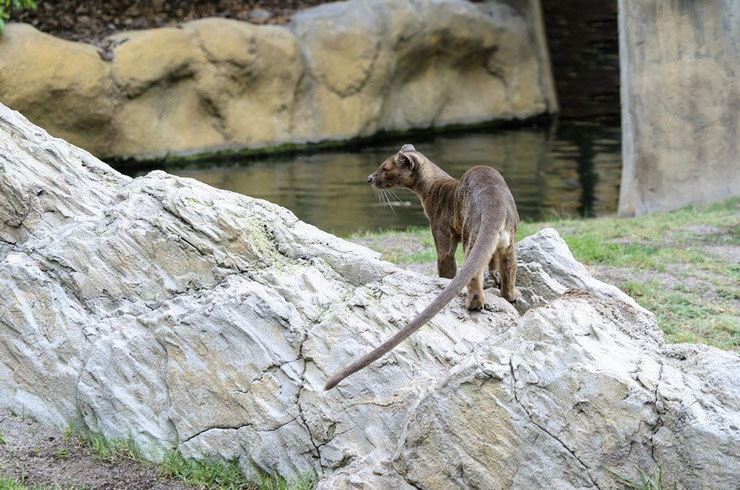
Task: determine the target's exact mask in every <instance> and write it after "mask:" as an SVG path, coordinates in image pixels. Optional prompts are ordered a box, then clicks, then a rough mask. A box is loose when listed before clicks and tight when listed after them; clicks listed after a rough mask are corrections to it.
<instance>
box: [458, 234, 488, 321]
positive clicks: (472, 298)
mask: <svg viewBox="0 0 740 490" xmlns="http://www.w3.org/2000/svg"><path fill="white" fill-rule="evenodd" d="M474 244H475V240H474V239H466V240H465V241H464V242H463V247H464V248H465V260H466V261H467V260H468V259H469V258H470V251H471V250H472V249H473V245H474ZM485 269H486V268H485V265H484V266H483V267H481V269H480V270H479V271H478V272H477V273H476V274H475V276H473V278H472V279H471V280H470V281H469V282H468V297H467V299H466V300H465V306H466V307H467V309H469V310H482V309H483V305H484V304H485V303H486V293H484V292H483V273H484V271H485Z"/></svg>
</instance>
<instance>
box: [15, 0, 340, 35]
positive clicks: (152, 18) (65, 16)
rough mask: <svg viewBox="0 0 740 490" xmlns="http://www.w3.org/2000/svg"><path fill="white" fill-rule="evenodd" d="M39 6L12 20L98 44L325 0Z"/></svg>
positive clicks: (278, 18)
mask: <svg viewBox="0 0 740 490" xmlns="http://www.w3.org/2000/svg"><path fill="white" fill-rule="evenodd" d="M38 3H39V6H38V10H37V11H35V12H34V11H31V10H23V11H16V12H14V13H13V15H12V17H11V20H12V21H15V22H26V23H28V24H31V25H33V26H35V27H36V28H37V29H39V30H41V31H43V32H46V33H48V34H52V35H54V36H57V37H61V38H63V39H68V40H70V41H82V42H87V43H92V44H96V45H102V44H103V43H102V41H103V39H104V38H106V37H107V36H109V35H111V34H113V33H116V32H119V31H128V30H134V29H149V28H153V27H165V26H175V25H177V24H179V23H181V22H187V21H189V20H195V19H201V18H204V17H226V18H229V19H238V20H243V21H249V22H252V23H255V24H286V23H288V22H289V21H290V17H291V15H293V13H294V12H295V11H296V10H299V9H304V8H308V7H312V6H314V5H319V4H322V3H327V0H198V1H190V0H170V1H165V0H92V1H90V0H88V1H82V2H77V1H74V0H41V1H39V2H38Z"/></svg>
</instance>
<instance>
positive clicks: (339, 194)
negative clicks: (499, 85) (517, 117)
mask: <svg viewBox="0 0 740 490" xmlns="http://www.w3.org/2000/svg"><path fill="white" fill-rule="evenodd" d="M403 143H412V144H414V146H415V147H416V149H417V150H419V151H421V152H422V153H424V154H425V155H426V156H427V157H429V158H430V159H431V160H432V161H434V162H435V163H437V164H438V165H439V166H440V167H442V168H443V169H444V170H445V171H446V172H447V173H449V174H450V175H452V176H453V177H455V178H459V177H460V176H461V175H462V174H463V173H464V172H465V170H467V169H468V168H470V167H472V166H474V165H490V166H492V167H494V168H496V169H497V170H498V171H499V172H501V174H502V175H503V176H504V178H505V179H506V181H507V183H508V184H509V187H510V188H511V192H512V194H513V195H514V199H515V201H516V203H517V207H518V210H519V215H520V217H521V218H522V219H526V220H538V219H543V218H548V217H553V216H562V217H577V216H598V215H604V214H609V213H613V212H614V211H615V210H616V205H617V196H618V189H619V178H620V173H621V155H620V130H619V125H618V121H616V122H614V121H612V122H607V123H603V122H588V121H586V122H584V121H559V122H555V123H553V124H552V125H546V126H537V127H535V126H533V127H524V128H521V127H520V128H515V129H501V128H496V129H487V130H476V131H471V132H455V133H453V134H437V135H433V136H430V137H426V138H423V139H422V138H420V137H418V136H417V137H409V140H408V141H399V140H398V139H394V140H393V141H387V142H379V143H374V144H372V145H366V146H363V147H359V148H357V147H354V148H352V149H349V150H344V151H336V150H331V151H321V152H317V153H312V154H298V155H291V156H285V157H278V158H269V159H263V160H255V159H249V160H244V161H234V160H213V161H205V162H200V163H199V164H197V165H189V166H184V167H183V166H180V167H178V166H171V167H166V168H165V170H166V171H168V172H170V173H172V174H176V175H180V176H185V177H192V178H195V179H197V180H200V181H202V182H205V183H207V184H210V185H212V186H214V187H218V188H221V189H228V190H231V191H234V192H239V193H242V194H246V195H249V196H253V197H257V198H261V199H266V200H268V201H272V202H274V203H277V204H280V205H281V206H284V207H287V208H288V209H290V210H291V211H293V212H294V213H295V214H296V215H297V216H298V217H299V218H300V219H302V220H304V221H306V222H308V223H311V224H313V225H315V226H317V227H319V228H321V229H323V230H325V231H328V232H331V233H334V234H337V235H341V236H345V235H348V234H350V233H353V232H356V231H361V230H387V229H403V228H406V227H408V226H427V225H428V222H427V220H426V218H425V216H424V212H423V210H422V207H421V204H420V203H419V200H418V199H417V198H416V196H415V195H414V194H412V193H411V192H409V191H404V190H397V191H396V194H397V196H398V198H399V199H398V200H395V199H394V200H393V202H392V204H393V206H392V207H389V206H388V204H387V203H386V202H385V201H384V200H381V199H380V198H379V196H378V194H377V192H376V191H375V190H374V189H373V188H371V187H370V186H369V185H368V183H367V176H368V175H369V174H370V173H372V172H373V171H374V170H375V169H376V168H377V167H378V166H379V165H380V163H382V162H383V160H384V159H386V158H387V157H388V156H389V155H391V154H393V153H395V152H397V151H398V149H399V148H400V147H401V145H402V144H403ZM139 173H141V172H139Z"/></svg>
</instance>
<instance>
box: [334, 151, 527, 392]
mask: <svg viewBox="0 0 740 490" xmlns="http://www.w3.org/2000/svg"><path fill="white" fill-rule="evenodd" d="M368 182H370V183H371V184H372V185H373V186H375V187H377V188H379V189H383V188H389V187H406V188H408V189H411V191H413V192H414V193H415V194H416V195H417V196H419V199H421V203H422V205H423V206H424V214H426V216H427V218H428V219H429V223H430V225H431V228H432V234H433V236H434V244H435V246H436V248H437V271H438V273H439V275H440V277H446V278H449V279H452V281H450V282H449V284H448V285H447V286H446V287H445V288H444V289H443V290H442V292H441V293H440V294H439V295H438V296H437V297H436V298H435V299H434V301H432V303H431V304H430V305H429V306H427V307H426V308H425V309H424V311H422V312H421V313H420V314H419V315H418V316H417V317H416V318H414V319H413V320H411V322H410V323H409V324H408V325H407V326H406V327H404V328H403V330H401V331H400V332H398V333H397V334H396V335H394V336H393V337H391V338H390V339H389V340H387V341H386V342H384V343H383V344H382V345H381V346H380V347H378V348H377V349H375V350H373V351H372V352H370V353H369V354H367V355H365V356H364V357H362V358H361V359H359V360H357V361H355V362H354V363H352V364H350V365H349V366H347V367H345V368H344V369H342V370H341V371H339V372H338V373H337V374H335V375H334V376H332V377H331V378H330V379H329V381H328V382H327V383H326V386H325V387H324V389H325V390H329V389H331V388H333V387H334V386H336V385H337V383H339V382H340V381H342V380H343V379H344V378H346V377H347V376H350V375H351V374H354V373H355V372H357V371H359V370H360V369H362V368H364V367H365V366H367V365H368V364H370V363H372V362H373V361H375V360H376V359H378V358H380V357H381V356H383V355H385V354H386V353H388V352H389V351H390V350H391V349H393V348H394V347H395V346H396V345H398V344H399V343H401V341H403V340H404V339H405V338H406V337H408V336H409V335H411V334H412V333H414V332H415V331H416V330H418V329H419V328H420V327H421V326H422V325H424V324H425V323H426V322H428V321H429V320H430V319H431V318H432V317H433V316H434V315H436V314H437V313H438V312H439V311H440V310H441V309H442V308H444V307H445V305H447V303H449V302H450V301H451V300H452V299H453V298H454V297H455V296H457V294H458V293H459V292H460V291H462V289H463V287H465V285H466V284H467V287H468V298H467V300H466V301H465V306H466V307H467V308H468V309H470V310H480V309H481V308H483V304H484V303H485V294H484V292H483V273H484V271H485V268H486V266H487V267H488V269H489V271H490V274H491V277H492V278H493V280H494V281H495V282H497V283H498V282H499V281H498V276H497V272H498V273H499V274H500V287H501V296H502V297H504V298H506V299H507V300H509V301H515V300H516V298H517V297H519V291H517V289H516V288H515V287H514V283H515V282H516V248H515V247H514V242H515V240H516V231H517V227H518V226H519V215H518V213H517V210H516V205H515V204H514V198H513V197H512V196H511V192H510V191H509V187H508V186H507V185H506V182H505V181H504V178H503V177H502V176H501V174H499V173H498V172H497V171H496V170H494V169H493V168H491V167H486V166H478V167H473V168H471V169H470V170H468V171H467V172H465V174H464V175H463V176H462V178H460V180H455V179H453V178H452V177H450V176H449V175H448V174H447V173H445V172H444V170H442V169H441V168H439V167H438V166H436V165H435V164H434V163H432V162H431V161H430V160H429V159H427V158H426V157H425V156H424V155H422V154H421V153H419V152H418V151H416V150H415V148H414V147H413V146H412V145H404V146H403V147H402V148H401V151H399V152H398V153H397V154H396V155H393V156H392V157H390V158H388V159H387V160H386V161H385V162H383V164H382V165H381V166H380V168H378V170H376V171H375V172H374V173H373V174H371V175H370V176H369V177H368ZM460 241H462V243H463V249H464V251H465V263H464V264H463V266H462V268H461V269H460V271H459V272H458V271H457V264H456V263H455V251H456V249H457V244H458V243H459V242H460Z"/></svg>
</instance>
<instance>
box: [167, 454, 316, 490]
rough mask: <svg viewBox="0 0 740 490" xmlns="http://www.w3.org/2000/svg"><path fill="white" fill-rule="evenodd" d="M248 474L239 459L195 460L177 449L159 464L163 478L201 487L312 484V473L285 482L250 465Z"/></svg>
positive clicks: (300, 487) (299, 487)
mask: <svg viewBox="0 0 740 490" xmlns="http://www.w3.org/2000/svg"><path fill="white" fill-rule="evenodd" d="M251 468H253V470H252V474H250V475H246V474H244V473H243V471H242V468H241V466H240V465H239V462H238V461H236V460H231V461H228V462H222V461H197V460H188V459H185V458H183V457H182V455H180V453H179V452H177V451H171V452H169V453H168V454H167V455H166V457H165V459H164V461H163V462H162V463H161V464H160V466H159V473H160V475H161V476H162V477H164V478H172V479H177V480H180V481H182V482H184V483H187V484H192V485H198V486H200V487H201V488H223V489H232V488H233V489H237V488H238V489H250V490H310V489H312V488H314V487H315V486H316V478H315V477H314V475H313V473H308V474H306V475H304V476H303V477H302V478H300V479H298V480H296V481H292V482H289V481H287V480H286V479H285V478H283V477H281V476H279V475H270V474H267V473H264V472H263V471H261V470H259V469H258V468H257V467H256V466H254V465H252V467H251Z"/></svg>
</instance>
